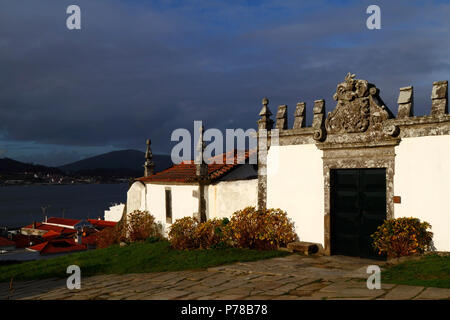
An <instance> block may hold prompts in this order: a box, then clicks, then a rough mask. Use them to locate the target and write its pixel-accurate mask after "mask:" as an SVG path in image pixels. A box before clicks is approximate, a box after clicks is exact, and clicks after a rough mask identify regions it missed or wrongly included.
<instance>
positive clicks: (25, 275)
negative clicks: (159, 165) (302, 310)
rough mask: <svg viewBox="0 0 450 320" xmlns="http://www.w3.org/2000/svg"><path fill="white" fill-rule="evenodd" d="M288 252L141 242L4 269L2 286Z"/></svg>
mask: <svg viewBox="0 0 450 320" xmlns="http://www.w3.org/2000/svg"><path fill="white" fill-rule="evenodd" d="M288 254H289V253H288V252H285V251H278V250H272V251H257V250H249V249H237V248H227V249H210V250H191V251H181V250H174V249H172V248H170V244H169V242H167V241H158V242H150V241H147V242H139V243H133V244H130V245H128V246H126V247H120V246H118V245H114V246H111V247H109V248H106V249H97V250H91V251H85V252H80V253H73V254H70V255H66V256H60V257H56V258H51V259H43V260H36V261H30V262H24V263H20V264H15V265H6V266H0V282H4V281H10V280H11V278H14V280H35V279H44V278H53V277H56V278H65V277H67V276H68V275H67V274H66V269H67V267H68V266H69V265H72V264H74V265H78V266H79V267H80V268H81V274H82V276H92V275H98V274H126V273H143V272H161V271H180V270H193V269H203V268H208V267H213V266H218V265H222V264H227V263H232V262H238V261H255V260H261V259H268V258H274V257H281V256H286V255H288Z"/></svg>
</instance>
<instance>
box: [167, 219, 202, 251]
mask: <svg viewBox="0 0 450 320" xmlns="http://www.w3.org/2000/svg"><path fill="white" fill-rule="evenodd" d="M197 227H198V220H197V219H196V218H192V217H184V218H181V219H177V220H175V222H174V223H173V224H172V225H171V227H170V231H169V241H170V244H171V245H172V247H173V248H174V249H194V248H197V247H198V241H197V238H196V234H195V233H196V230H197Z"/></svg>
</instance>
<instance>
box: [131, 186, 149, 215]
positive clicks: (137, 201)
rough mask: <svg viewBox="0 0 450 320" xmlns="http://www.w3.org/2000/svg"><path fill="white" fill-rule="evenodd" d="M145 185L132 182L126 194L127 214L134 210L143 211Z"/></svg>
mask: <svg viewBox="0 0 450 320" xmlns="http://www.w3.org/2000/svg"><path fill="white" fill-rule="evenodd" d="M144 199H145V185H144V184H143V183H141V182H134V183H133V184H132V185H131V187H130V189H128V192H127V214H128V213H130V212H133V211H134V210H145V209H144V206H145V203H144V201H143V200H144Z"/></svg>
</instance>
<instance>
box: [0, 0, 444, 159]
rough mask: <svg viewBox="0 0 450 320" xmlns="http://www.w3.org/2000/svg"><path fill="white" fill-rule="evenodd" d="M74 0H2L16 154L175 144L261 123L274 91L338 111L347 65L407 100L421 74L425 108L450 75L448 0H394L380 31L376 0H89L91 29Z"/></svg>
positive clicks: (279, 99)
mask: <svg viewBox="0 0 450 320" xmlns="http://www.w3.org/2000/svg"><path fill="white" fill-rule="evenodd" d="M72 3H73V2H72V1H58V2H55V1H50V0H45V1H44V0H41V1H31V0H16V1H4V0H3V1H2V10H0V66H1V69H0V70H1V71H0V133H2V134H0V138H2V136H3V138H2V139H0V140H1V141H8V143H10V144H11V143H12V144H15V146H16V148H15V149H14V148H5V147H4V146H2V145H0V149H2V150H5V149H6V154H7V155H10V154H11V155H20V151H17V148H20V146H21V145H22V146H24V147H25V146H26V147H30V143H31V142H34V144H32V145H34V146H39V150H35V151H33V150H31V149H28V151H27V152H26V157H28V158H30V159H32V158H33V157H34V159H36V161H37V160H39V161H40V162H45V163H49V164H50V163H51V164H55V163H56V162H58V161H59V162H60V163H63V162H67V161H68V160H69V159H74V160H76V158H78V157H80V156H81V155H85V154H90V153H91V152H92V150H100V149H102V148H103V149H108V148H109V149H110V150H112V149H117V148H140V149H142V148H143V147H144V141H145V139H146V138H147V137H151V138H152V141H153V148H154V150H155V151H156V152H169V150H170V146H171V145H173V144H171V143H170V134H171V132H172V131H173V130H174V129H176V128H180V127H183V128H192V126H193V120H200V119H202V120H204V121H205V124H206V126H207V127H217V128H219V129H225V128H233V127H241V128H248V127H255V124H256V120H257V117H258V112H259V108H260V101H261V98H262V97H264V96H268V97H269V99H270V101H271V103H270V107H271V109H272V112H274V111H275V110H276V106H277V105H279V104H288V105H289V108H290V109H289V115H292V114H293V108H294V106H295V103H296V102H298V101H306V102H307V107H308V111H309V113H311V111H310V110H311V108H312V102H313V100H315V99H321V98H325V99H326V103H327V108H328V109H329V110H330V109H331V108H333V107H334V101H332V99H331V97H332V95H333V93H334V91H335V88H336V84H337V83H338V82H340V81H342V80H343V77H344V76H345V74H346V73H347V72H348V71H351V72H353V73H356V75H357V77H358V78H363V79H367V80H369V81H370V82H373V83H375V84H376V85H377V86H378V87H379V88H380V89H381V96H382V97H383V99H384V101H385V102H386V104H387V105H388V106H389V107H390V108H391V110H392V111H394V113H396V97H397V95H398V88H399V87H402V86H406V85H413V86H414V87H415V99H416V104H415V108H416V113H417V114H425V113H428V112H429V108H430V104H431V103H430V99H429V96H430V93H431V85H432V81H435V80H444V79H448V78H449V76H448V75H449V70H450V61H449V53H450V45H449V43H450V36H449V34H450V33H449V30H450V28H449V22H448V18H447V17H448V16H449V14H450V6H449V5H448V4H445V3H440V2H432V3H431V2H430V3H427V4H422V3H420V2H411V1H396V2H395V3H394V4H393V3H392V2H382V3H381V4H379V5H380V7H381V11H382V29H381V30H376V31H370V30H368V29H367V28H366V26H365V21H366V18H367V16H368V15H367V14H366V13H365V10H366V8H367V6H368V5H370V4H371V3H370V2H368V1H363V2H361V1H358V2H354V3H353V2H348V1H340V2H331V1H330V2H314V3H312V2H310V1H304V2H300V1H260V2H257V3H254V2H248V3H246V2H228V1H222V2H220V1H206V0H205V1H195V2H190V1H182V2H181V1H180V2H178V1H154V2H149V1H131V0H130V1H119V0H108V1H106V0H96V1H81V0H80V1H77V4H78V5H79V6H80V7H81V10H82V30H80V31H69V30H67V29H66V27H65V19H66V17H67V15H66V14H65V10H66V8H67V6H68V5H69V4H72ZM309 119H310V118H309ZM290 120H291V122H292V119H290ZM58 146H64V147H61V148H60V149H61V150H58ZM13 149H14V150H15V151H14V152H12V151H11V150H13ZM22 156H23V157H25V155H22Z"/></svg>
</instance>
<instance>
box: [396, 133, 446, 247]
mask: <svg viewBox="0 0 450 320" xmlns="http://www.w3.org/2000/svg"><path fill="white" fill-rule="evenodd" d="M395 153H396V157H395V175H394V194H395V195H396V196H401V203H400V204H395V208H394V215H395V217H396V218H398V217H416V218H419V219H421V220H424V221H427V222H429V223H430V224H431V226H432V231H433V232H434V238H433V240H434V245H435V247H436V249H437V250H439V251H450V200H449V198H450V136H448V135H446V136H429V137H418V138H404V139H402V141H401V142H400V145H399V146H397V147H396V150H395Z"/></svg>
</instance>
